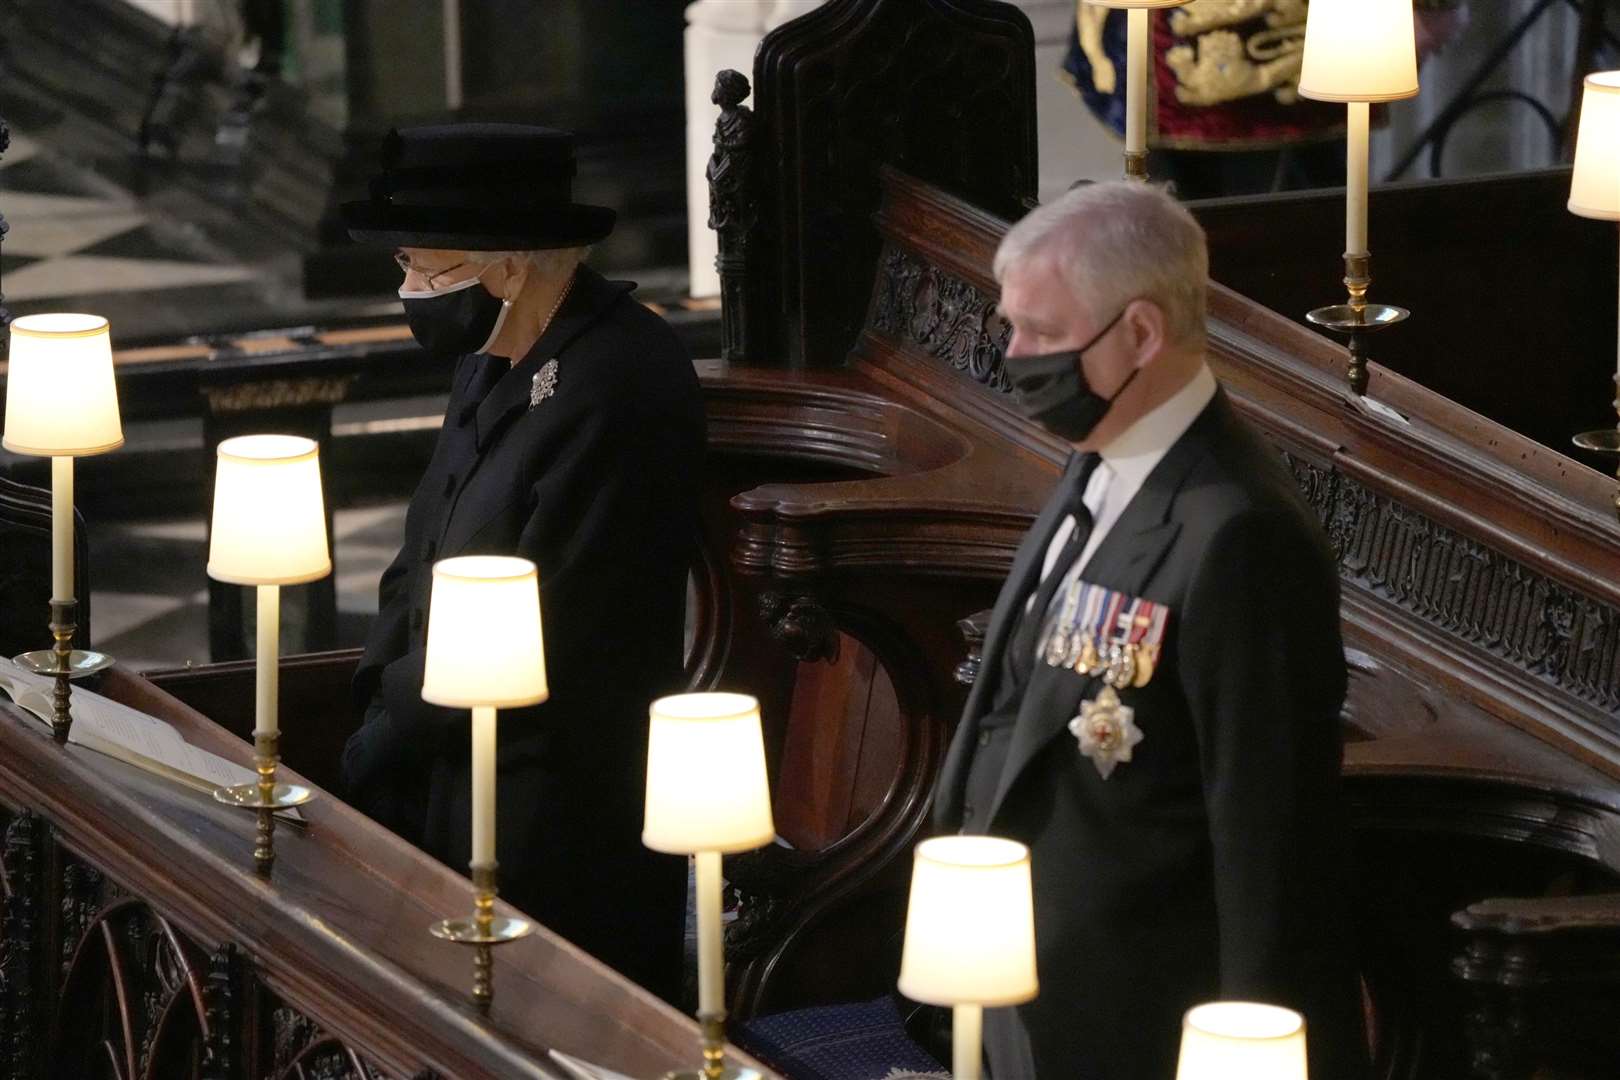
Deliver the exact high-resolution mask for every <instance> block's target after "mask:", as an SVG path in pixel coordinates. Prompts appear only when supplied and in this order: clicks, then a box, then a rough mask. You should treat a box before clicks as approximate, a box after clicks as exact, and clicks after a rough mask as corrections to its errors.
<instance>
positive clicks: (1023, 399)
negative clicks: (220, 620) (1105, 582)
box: [1007, 308, 1142, 442]
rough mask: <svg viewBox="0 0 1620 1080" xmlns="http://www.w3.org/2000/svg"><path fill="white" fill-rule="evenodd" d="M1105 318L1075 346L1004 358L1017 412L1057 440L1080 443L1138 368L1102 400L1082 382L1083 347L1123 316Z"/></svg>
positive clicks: (1098, 337) (1087, 346)
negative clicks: (1095, 329) (1006, 359)
mask: <svg viewBox="0 0 1620 1080" xmlns="http://www.w3.org/2000/svg"><path fill="white" fill-rule="evenodd" d="M1124 315H1125V311H1124V309H1123V308H1121V309H1120V312H1119V314H1118V315H1115V316H1114V317H1113V318H1112V319H1110V320H1109V322H1108V325H1107V326H1105V327H1103V328H1102V329H1101V330H1100V331H1098V332H1097V334H1096V335H1095V336H1094V337H1092V339H1091V340H1090V341H1088V342H1086V343H1085V344H1084V345H1082V346H1080V347H1079V348H1078V349H1070V350H1067V351H1064V352H1056V353H1043V354H1042V355H1040V356H1018V357H1014V358H1012V359H1010V360H1008V361H1007V377H1008V378H1010V379H1011V380H1012V384H1013V400H1014V401H1015V402H1016V403H1017V405H1018V410H1019V411H1020V412H1022V413H1023V414H1024V415H1025V416H1027V417H1029V419H1031V420H1033V421H1035V422H1036V423H1037V424H1039V425H1041V427H1043V428H1045V429H1046V430H1047V431H1050V432H1051V433H1052V434H1054V435H1056V436H1057V437H1058V438H1060V439H1063V440H1066V441H1068V442H1080V441H1081V440H1082V439H1084V438H1085V437H1086V436H1087V435H1090V434H1091V433H1092V432H1093V431H1095V430H1096V428H1097V425H1098V424H1100V423H1102V418H1103V417H1104V416H1106V415H1108V409H1109V407H1110V406H1111V405H1113V404H1114V402H1116V401H1118V400H1119V395H1121V394H1123V393H1124V392H1125V388H1126V387H1127V386H1129V385H1131V380H1132V379H1134V378H1136V376H1137V374H1138V373H1139V372H1140V371H1141V370H1142V369H1141V368H1136V369H1134V370H1133V371H1132V372H1131V373H1130V374H1129V375H1127V376H1126V377H1125V381H1124V382H1122V383H1120V384H1119V389H1118V390H1115V391H1114V396H1113V397H1111V398H1105V397H1103V396H1102V395H1100V394H1098V393H1097V392H1096V391H1095V390H1093V389H1092V388H1091V387H1090V386H1088V385H1087V384H1086V376H1085V372H1084V369H1083V368H1082V367H1081V366H1080V358H1081V357H1083V356H1085V354H1086V350H1088V349H1090V348H1091V347H1092V346H1093V345H1095V344H1097V342H1099V341H1101V340H1102V339H1103V336H1104V335H1105V334H1107V333H1108V331H1110V330H1112V329H1113V328H1114V325H1115V324H1116V323H1118V322H1119V320H1120V319H1121V318H1122V317H1124Z"/></svg>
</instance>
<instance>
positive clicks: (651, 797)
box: [641, 693, 776, 1080]
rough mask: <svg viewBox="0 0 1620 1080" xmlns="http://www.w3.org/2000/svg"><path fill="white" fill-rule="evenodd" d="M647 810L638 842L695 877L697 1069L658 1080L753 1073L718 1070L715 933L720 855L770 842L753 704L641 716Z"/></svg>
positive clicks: (698, 703)
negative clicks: (685, 860) (689, 866)
mask: <svg viewBox="0 0 1620 1080" xmlns="http://www.w3.org/2000/svg"><path fill="white" fill-rule="evenodd" d="M649 711H650V713H651V718H650V723H649V725H648V729H647V802H646V810H645V815H646V816H645V820H644V826H643V828H642V833H641V842H642V843H643V844H645V845H647V846H648V847H649V848H651V849H653V850H654V851H664V852H669V853H670V854H674V855H691V856H693V859H694V862H695V864H696V866H695V875H696V878H697V930H698V1021H699V1023H700V1024H701V1025H702V1027H703V1041H702V1050H703V1067H702V1069H701V1070H697V1071H681V1072H672V1073H669V1074H668V1075H667V1076H666V1077H665V1080H721V1078H722V1077H725V1078H728V1080H741V1078H744V1077H753V1076H757V1075H758V1074H757V1073H755V1072H754V1071H753V1070H752V1069H737V1068H727V1067H726V1064H725V1044H726V1040H725V1021H726V992H725V984H726V976H725V948H724V941H723V939H722V937H721V931H720V856H721V855H723V854H725V855H729V854H733V853H736V852H739V851H749V850H751V849H753V848H757V847H761V846H763V845H765V844H768V843H770V842H771V841H772V840H773V839H775V837H776V825H775V823H774V821H773V820H772V818H771V795H770V784H769V782H768V780H767V779H766V773H765V743H764V739H763V738H762V736H761V734H760V722H759V702H757V701H756V700H754V699H753V698H752V697H749V696H748V695H746V694H725V693H700V694H676V695H673V696H671V697H664V698H659V699H658V700H657V701H654V702H653V703H652V707H651V709H650V710H649Z"/></svg>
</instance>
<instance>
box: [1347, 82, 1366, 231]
mask: <svg viewBox="0 0 1620 1080" xmlns="http://www.w3.org/2000/svg"><path fill="white" fill-rule="evenodd" d="M1371 110H1372V106H1370V105H1368V104H1367V103H1366V102H1365V101H1352V102H1350V105H1349V113H1350V115H1349V124H1348V128H1347V130H1346V132H1345V136H1346V137H1345V144H1346V155H1345V189H1344V253H1345V254H1346V255H1365V254H1367V129H1368V126H1369V118H1370V115H1371Z"/></svg>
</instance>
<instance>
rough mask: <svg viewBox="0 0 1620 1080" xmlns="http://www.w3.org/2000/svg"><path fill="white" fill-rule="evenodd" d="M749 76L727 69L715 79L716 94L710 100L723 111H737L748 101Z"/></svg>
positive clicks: (711, 95) (710, 96)
mask: <svg viewBox="0 0 1620 1080" xmlns="http://www.w3.org/2000/svg"><path fill="white" fill-rule="evenodd" d="M748 94H749V86H748V76H746V75H744V74H743V73H742V72H740V71H733V70H731V69H730V68H726V69H724V70H723V71H721V72H720V73H719V74H718V75H716V76H715V77H714V93H713V94H710V95H709V100H710V101H712V102H714V103H715V104H716V105H718V106H720V107H721V108H722V109H735V108H736V107H737V106H739V105H741V104H742V103H743V102H744V101H746V100H748Z"/></svg>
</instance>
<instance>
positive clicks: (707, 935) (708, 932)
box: [695, 851, 726, 1016]
mask: <svg viewBox="0 0 1620 1080" xmlns="http://www.w3.org/2000/svg"><path fill="white" fill-rule="evenodd" d="M695 858H696V860H697V932H698V940H697V946H698V1015H700V1016H701V1015H704V1014H705V1013H707V1014H711V1015H715V1016H718V1015H720V1014H721V1013H723V1012H724V1011H725V1008H726V957H725V944H724V939H723V938H722V937H721V936H720V853H719V852H718V851H700V852H698V853H697V855H696V856H695Z"/></svg>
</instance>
